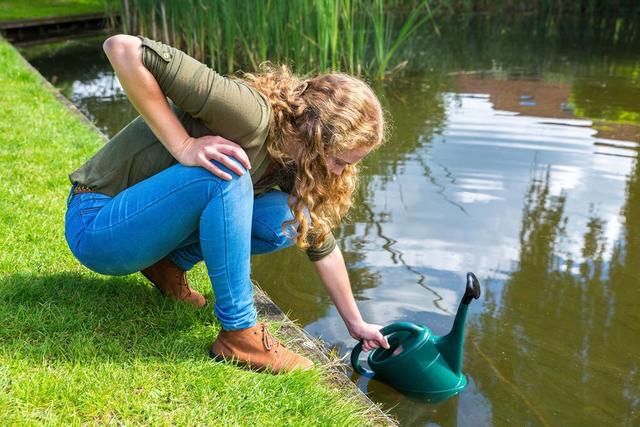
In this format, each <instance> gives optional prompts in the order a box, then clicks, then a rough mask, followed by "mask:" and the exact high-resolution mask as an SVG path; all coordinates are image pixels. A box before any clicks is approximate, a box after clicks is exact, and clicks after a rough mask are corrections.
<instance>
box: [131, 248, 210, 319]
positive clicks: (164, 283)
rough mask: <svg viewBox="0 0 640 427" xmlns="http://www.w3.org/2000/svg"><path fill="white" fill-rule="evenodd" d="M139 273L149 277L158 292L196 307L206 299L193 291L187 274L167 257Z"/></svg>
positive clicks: (201, 304)
mask: <svg viewBox="0 0 640 427" xmlns="http://www.w3.org/2000/svg"><path fill="white" fill-rule="evenodd" d="M141 273H142V274H143V275H144V277H146V278H147V279H149V281H150V282H151V283H153V285H154V286H155V287H156V288H158V290H160V292H161V293H162V294H164V295H166V296H168V297H170V298H173V299H176V300H178V301H184V302H186V303H188V304H191V305H194V306H196V307H202V306H203V305H205V304H206V302H207V300H206V299H205V298H204V296H202V294H201V293H200V292H198V291H194V290H193V289H191V288H190V287H189V284H188V283H187V275H186V274H185V272H184V271H182V270H180V268H179V267H178V266H177V265H175V264H174V263H173V261H171V260H170V259H169V257H164V258H162V259H161V260H160V261H158V262H156V263H155V264H153V265H152V266H151V267H147V268H145V269H144V270H142V271H141Z"/></svg>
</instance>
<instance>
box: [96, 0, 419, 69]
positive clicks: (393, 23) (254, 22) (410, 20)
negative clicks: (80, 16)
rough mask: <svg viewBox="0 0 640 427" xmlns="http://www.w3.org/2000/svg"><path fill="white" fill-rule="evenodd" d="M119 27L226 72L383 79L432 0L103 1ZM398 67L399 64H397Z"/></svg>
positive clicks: (403, 59)
mask: <svg viewBox="0 0 640 427" xmlns="http://www.w3.org/2000/svg"><path fill="white" fill-rule="evenodd" d="M105 1H106V2H107V7H108V10H110V11H114V12H115V13H120V15H121V19H120V22H121V27H120V28H119V30H120V31H123V32H126V33H130V34H139V33H141V34H145V35H147V36H148V37H152V38H156V39H160V40H163V41H164V42H166V43H169V44H171V45H173V46H175V47H178V48H181V49H183V50H185V51H186V52H187V53H189V54H190V55H192V56H194V57H196V58H197V59H199V60H201V61H203V62H207V63H209V64H210V65H211V66H212V67H214V68H216V69H217V70H218V71H220V72H225V73H232V72H234V71H236V70H237V69H238V68H243V67H244V68H250V69H256V68H257V67H258V65H259V64H260V63H261V62H264V61H271V62H273V63H288V64H290V65H292V66H293V67H294V68H295V70H296V71H297V72H299V73H310V72H324V71H330V70H340V71H345V72H349V73H351V74H356V75H360V74H368V75H370V76H371V77H374V78H380V79H381V78H384V77H385V76H386V75H388V74H389V73H390V71H389V70H390V69H391V70H394V69H396V70H397V69H399V68H401V66H402V64H404V63H406V61H407V58H401V59H399V60H397V58H396V56H397V55H396V53H397V52H398V48H399V47H400V46H401V45H402V44H403V43H404V42H405V41H406V40H407V39H408V38H409V37H410V36H411V34H412V33H413V32H414V31H416V30H417V29H418V28H419V27H420V26H422V25H423V24H424V23H425V22H426V21H427V20H429V19H430V18H431V11H430V9H429V5H428V0H386V1H384V0H307V1H302V0H294V1H291V0H289V1H287V0H243V1H240V0H162V1H153V0H105ZM394 61H396V62H398V63H399V64H400V66H397V65H396V67H395V68H390V67H392V65H395V64H393V62H394Z"/></svg>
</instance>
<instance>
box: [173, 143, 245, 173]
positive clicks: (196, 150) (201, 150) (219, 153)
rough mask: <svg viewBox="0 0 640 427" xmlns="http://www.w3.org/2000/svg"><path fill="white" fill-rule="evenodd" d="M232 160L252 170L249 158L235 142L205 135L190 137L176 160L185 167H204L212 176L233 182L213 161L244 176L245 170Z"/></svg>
mask: <svg viewBox="0 0 640 427" xmlns="http://www.w3.org/2000/svg"><path fill="white" fill-rule="evenodd" d="M231 158H234V159H235V160H237V161H238V162H240V164H241V165H243V166H244V167H245V168H247V169H251V164H250V163H249V157H247V153H245V152H244V150H243V149H242V147H240V146H239V145H238V144H236V143H235V142H232V141H229V140H228V139H225V138H223V137H221V136H214V135H205V136H202V137H200V138H193V137H189V138H187V140H186V141H185V142H184V143H183V144H182V147H181V151H180V152H179V153H178V154H177V155H176V160H178V161H179V162H180V163H181V164H183V165H185V166H202V167H203V168H205V169H207V170H208V171H209V172H211V173H212V174H214V175H216V176H219V177H220V178H222V179H224V180H226V181H231V178H232V177H231V175H229V174H228V173H227V172H225V171H224V170H222V169H221V168H219V167H218V166H217V165H216V164H214V163H212V162H211V160H216V161H218V162H220V163H222V164H223V165H224V166H226V167H227V168H229V170H231V171H232V172H235V173H236V174H238V175H244V170H243V169H242V168H241V167H240V166H239V165H238V164H237V163H236V162H234V161H233V160H232V159H231Z"/></svg>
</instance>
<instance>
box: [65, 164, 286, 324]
mask: <svg viewBox="0 0 640 427" xmlns="http://www.w3.org/2000/svg"><path fill="white" fill-rule="evenodd" d="M217 166H219V167H220V168H222V169H223V170H225V171H227V172H228V173H230V174H231V176H233V179H232V180H231V181H225V180H223V179H221V178H218V177H217V176H215V175H213V174H212V173H210V172H209V171H207V170H205V169H204V168H201V167H187V166H183V165H180V164H177V165H174V166H171V167H169V168H167V169H165V170H163V171H162V172H160V173H158V174H156V175H154V176H152V177H150V178H148V179H146V180H144V181H141V182H139V183H137V184H136V185H133V186H131V187H129V188H127V189H125V190H123V191H122V192H120V193H118V194H117V195H116V196H115V197H110V196H107V195H105V194H100V193H80V194H77V195H75V196H72V194H71V193H72V192H73V187H72V189H71V192H70V193H69V197H68V199H67V213H66V217H65V238H66V240H67V243H68V244H69V248H70V249H71V252H72V253H73V255H74V256H75V257H76V258H77V259H78V260H79V261H80V262H81V263H82V264H83V265H85V266H86V267H87V268H89V269H91V270H93V271H95V272H97V273H101V274H108V275H125V274H131V273H135V272H137V271H140V270H142V269H144V268H146V267H149V266H150V265H152V264H154V263H155V262H157V261H159V260H160V259H162V258H164V257H165V256H170V257H171V259H172V260H173V261H174V262H175V263H176V265H178V266H179V267H180V268H181V269H183V270H185V271H187V270H190V269H191V268H192V267H193V266H194V264H196V263H197V262H199V261H202V260H204V262H205V264H206V266H207V270H208V274H209V278H210V279H211V283H212V285H213V290H214V293H215V296H216V303H215V306H214V313H215V315H216V316H217V317H218V320H220V323H221V324H222V327H223V328H224V329H225V330H235V329H243V328H248V327H250V326H253V325H254V324H255V323H256V309H255V306H254V302H253V288H252V284H251V281H250V278H249V274H250V255H251V254H265V253H269V252H274V251H276V250H279V249H282V248H285V247H288V246H291V244H292V243H293V241H292V239H291V238H290V237H291V236H293V234H292V233H290V230H287V234H285V233H283V232H282V223H283V222H284V221H287V220H289V219H291V218H292V217H293V215H292V213H291V210H290V208H289V206H288V204H287V199H288V195H287V194H286V193H283V192H281V191H269V192H267V193H265V194H262V195H260V196H258V197H256V198H255V199H254V196H253V185H252V183H251V177H250V176H249V174H248V173H245V174H244V175H242V176H238V175H236V174H234V173H233V172H231V171H230V170H229V169H227V168H226V167H224V166H222V165H221V164H220V163H217ZM291 231H293V230H291Z"/></svg>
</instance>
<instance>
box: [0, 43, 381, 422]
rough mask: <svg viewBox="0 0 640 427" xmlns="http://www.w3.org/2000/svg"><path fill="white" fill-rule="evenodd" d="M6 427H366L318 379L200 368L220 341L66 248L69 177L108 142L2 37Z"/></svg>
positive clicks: (359, 411)
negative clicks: (107, 426)
mask: <svg viewBox="0 0 640 427" xmlns="http://www.w3.org/2000/svg"><path fill="white" fill-rule="evenodd" d="M0 65H1V68H0V89H1V90H0V165H2V167H1V168H0V181H2V186H0V227H1V228H0V231H1V233H0V244H1V245H2V250H1V251H0V414H2V421H1V424H3V425H13V424H53V425H69V424H70V425H79V424H106V423H110V424H111V423H113V424H127V425H130V424H154V425H194V424H216V425H217V424H220V425H305V426H306V425H349V426H351V425H363V424H367V423H375V422H377V421H375V418H371V417H372V416H371V414H370V413H368V412H367V411H369V410H370V408H368V407H367V406H365V405H363V404H362V403H360V402H358V401H356V399H354V398H353V396H352V395H351V394H349V393H348V392H346V391H345V390H343V389H340V388H338V387H337V386H333V385H332V384H333V383H331V382H329V381H328V380H327V379H326V371H325V368H317V369H314V370H312V371H308V372H296V373H289V374H286V375H279V376H273V375H269V374H264V373H256V372H250V371H247V370H243V369H240V368H237V367H235V366H233V365H231V364H228V363H216V362H214V361H212V360H210V359H209V358H208V356H207V349H208V346H209V345H210V344H211V342H212V341H213V339H214V338H215V336H216V333H217V331H218V330H219V325H218V323H217V322H216V321H215V320H214V316H213V314H212V306H211V300H212V298H213V296H212V291H211V287H210V285H209V284H208V281H207V278H206V275H205V272H204V269H203V267H202V266H200V267H199V268H197V269H196V271H195V273H194V274H191V275H190V280H191V282H192V283H193V286H194V287H195V288H197V289H198V290H200V291H202V292H203V293H204V294H205V295H206V297H207V299H208V300H209V301H210V302H209V303H208V305H207V306H206V307H205V309H202V310H197V309H194V308H191V307H188V306H186V305H183V304H180V303H175V302H172V301H170V300H167V299H166V298H163V297H161V296H160V295H159V294H158V292H157V291H156V290H155V289H154V288H153V287H151V286H149V284H148V283H147V282H146V280H145V279H144V278H143V277H142V275H140V274H135V275H130V276H124V277H106V276H101V275H98V274H94V273H92V272H90V271H88V270H87V269H86V268H84V267H83V266H81V265H80V264H79V263H78V262H77V261H76V260H75V259H74V258H73V256H72V255H71V253H70V252H69V250H68V248H67V246H66V243H65V241H64V232H63V218H64V211H65V202H66V197H67V194H68V190H69V182H68V179H67V176H66V175H67V173H68V172H69V171H72V170H73V169H75V168H76V167H77V166H79V165H80V164H81V163H82V162H83V161H84V160H85V159H87V158H88V157H89V156H90V155H91V154H92V153H93V152H94V151H95V150H96V149H97V148H99V147H100V146H101V144H102V143H103V142H102V140H101V138H100V137H99V135H98V134H96V133H95V132H94V131H93V130H91V129H90V128H89V127H87V126H86V124H84V123H82V122H81V121H80V120H79V119H78V118H77V117H76V116H74V115H73V114H71V113H70V112H69V110H68V109H67V108H66V107H64V106H63V105H62V104H61V103H60V102H59V101H58V100H57V99H56V98H55V97H54V96H53V95H52V94H51V93H50V92H49V91H47V90H46V88H45V86H44V85H43V84H42V82H41V81H40V80H39V78H38V77H37V76H36V75H35V74H34V73H33V72H32V71H31V70H29V69H28V68H27V67H26V66H25V64H24V63H22V62H21V60H20V58H19V56H18V54H17V52H16V51H15V49H14V48H13V47H12V46H11V45H9V44H8V43H7V42H6V41H4V40H2V39H1V38H0Z"/></svg>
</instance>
